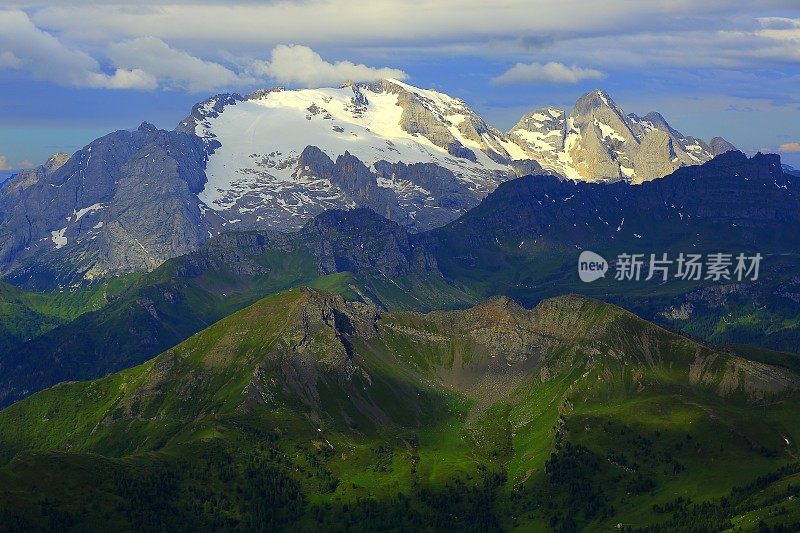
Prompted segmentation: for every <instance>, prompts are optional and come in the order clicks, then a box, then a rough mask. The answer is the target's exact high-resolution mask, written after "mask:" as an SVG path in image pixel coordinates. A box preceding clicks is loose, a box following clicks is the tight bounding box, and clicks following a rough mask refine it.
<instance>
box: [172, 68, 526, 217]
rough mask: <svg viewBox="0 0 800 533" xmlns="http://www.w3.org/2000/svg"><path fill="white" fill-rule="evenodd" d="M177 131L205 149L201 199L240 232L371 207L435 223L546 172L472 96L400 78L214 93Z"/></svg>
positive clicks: (398, 215) (391, 215)
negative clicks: (479, 110) (481, 112)
mask: <svg viewBox="0 0 800 533" xmlns="http://www.w3.org/2000/svg"><path fill="white" fill-rule="evenodd" d="M180 128H181V129H182V130H183V131H186V132H192V133H195V134H197V135H198V136H199V137H201V138H202V139H203V140H204V141H205V142H206V145H207V147H208V153H209V160H208V164H207V166H206V175H207V177H208V182H207V183H206V186H205V189H204V190H203V192H202V193H201V194H200V195H199V198H200V200H201V201H202V202H203V203H204V204H205V206H207V207H208V208H209V209H213V210H216V211H220V212H224V213H226V214H227V215H228V216H227V218H228V219H229V221H230V223H231V224H239V225H240V227H253V226H261V227H263V225H264V223H265V222H266V223H268V224H269V225H270V226H273V227H279V228H295V227H299V226H300V225H302V224H303V222H304V221H305V220H307V219H308V217H310V216H313V215H315V214H317V213H319V212H320V211H322V210H324V209H327V208H332V207H355V206H357V205H362V206H363V205H366V206H369V207H372V208H374V209H376V210H378V211H379V212H381V213H383V214H386V215H387V216H388V217H389V218H393V219H395V220H398V221H400V222H403V223H405V224H407V225H409V226H411V227H417V228H420V229H421V228H427V227H431V226H435V225H440V224H442V223H444V222H445V221H447V220H448V219H452V218H454V217H455V216H457V215H458V214H460V213H462V212H464V211H466V210H467V209H469V208H470V207H472V206H474V205H475V204H476V203H477V201H478V200H479V199H480V198H482V197H483V196H484V195H486V194H487V193H488V192H490V191H492V190H494V188H495V187H496V186H497V185H498V184H499V183H501V182H502V181H505V180H506V179H508V178H509V176H516V175H521V174H525V173H530V172H532V171H538V170H540V167H539V166H538V165H536V164H535V163H534V162H533V161H530V158H528V157H527V156H526V155H525V153H524V152H523V151H522V150H521V149H520V148H519V146H517V145H516V144H515V143H513V142H511V141H510V140H509V138H508V137H507V136H506V135H504V134H503V133H501V132H500V131H498V130H497V129H495V128H493V127H491V126H489V125H488V124H487V123H486V122H485V121H484V120H483V119H482V118H481V117H480V116H478V115H477V114H476V113H475V112H474V111H473V110H472V109H470V108H469V106H468V105H467V104H466V103H465V102H464V101H462V100H459V99H456V98H452V97H450V96H448V95H446V94H443V93H440V92H437V91H432V90H422V89H417V88H415V87H412V86H410V85H407V84H405V83H402V82H399V81H396V80H385V81H382V82H377V83H358V84H355V83H348V84H345V85H343V86H342V87H339V88H331V89H303V90H282V89H273V90H269V91H257V92H255V93H253V94H251V95H249V96H248V97H241V96H238V95H221V96H216V97H213V98H210V99H209V100H207V101H205V102H203V103H201V104H199V105H197V106H195V108H194V110H193V112H192V114H191V116H189V117H188V118H187V119H186V120H184V121H183V122H182V123H181V125H180ZM340 157H343V158H344V160H343V161H341V162H340V161H339V158H340ZM515 160H521V161H519V162H515ZM419 164H422V165H419ZM409 165H411V168H409ZM440 211H441V212H440Z"/></svg>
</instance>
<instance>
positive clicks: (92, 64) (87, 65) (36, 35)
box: [0, 11, 142, 89]
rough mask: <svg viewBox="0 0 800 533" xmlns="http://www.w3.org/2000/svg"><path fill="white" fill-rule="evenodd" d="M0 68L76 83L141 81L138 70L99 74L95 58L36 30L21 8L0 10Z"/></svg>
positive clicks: (120, 86) (124, 84)
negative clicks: (109, 74) (136, 71)
mask: <svg viewBox="0 0 800 533" xmlns="http://www.w3.org/2000/svg"><path fill="white" fill-rule="evenodd" d="M0 69H14V70H20V71H23V72H25V73H26V74H27V75H29V76H31V77H32V78H34V79H37V80H46V81H52V82H55V83H58V84H60V85H74V86H78V87H108V88H113V89H126V88H131V87H133V88H141V84H142V80H141V75H140V73H135V72H129V73H125V72H119V71H118V72H116V73H115V74H114V75H112V76H108V75H105V74H103V73H102V72H101V71H100V65H99V64H98V62H97V60H95V59H94V58H93V57H91V56H90V55H89V54H87V53H86V52H83V51H81V50H78V49H75V48H71V47H68V46H66V45H65V44H63V43H62V42H61V41H59V40H58V39H56V38H55V37H54V36H53V35H51V34H49V33H47V32H45V31H42V30H40V29H39V28H37V27H36V26H34V24H33V23H32V22H31V20H30V18H28V15H27V14H25V13H24V12H22V11H0ZM131 84H133V85H131Z"/></svg>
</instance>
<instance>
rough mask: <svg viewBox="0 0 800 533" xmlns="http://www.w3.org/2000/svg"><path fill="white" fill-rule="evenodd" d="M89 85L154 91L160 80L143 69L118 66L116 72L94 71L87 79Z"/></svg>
mask: <svg viewBox="0 0 800 533" xmlns="http://www.w3.org/2000/svg"><path fill="white" fill-rule="evenodd" d="M86 84H87V86H89V87H98V88H105V89H138V90H142V91H152V90H153V89H155V88H156V87H158V80H157V79H156V78H155V76H153V75H152V74H149V73H147V72H145V71H144V70H142V69H139V68H135V69H131V70H126V69H123V68H118V69H117V70H116V71H115V72H114V74H111V75H109V74H102V73H93V74H90V75H89V77H88V80H87V83H86Z"/></svg>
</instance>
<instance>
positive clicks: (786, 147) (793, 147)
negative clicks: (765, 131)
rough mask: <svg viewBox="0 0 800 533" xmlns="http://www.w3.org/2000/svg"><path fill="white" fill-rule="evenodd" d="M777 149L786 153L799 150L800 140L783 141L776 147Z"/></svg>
mask: <svg viewBox="0 0 800 533" xmlns="http://www.w3.org/2000/svg"><path fill="white" fill-rule="evenodd" d="M778 150H779V151H781V152H786V153H795V152H800V142H792V143H784V144H782V145H780V146H779V147H778Z"/></svg>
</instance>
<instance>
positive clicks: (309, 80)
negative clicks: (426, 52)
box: [252, 44, 408, 86]
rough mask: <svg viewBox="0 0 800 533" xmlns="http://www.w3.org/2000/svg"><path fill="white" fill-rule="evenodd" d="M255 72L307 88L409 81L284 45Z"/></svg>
mask: <svg viewBox="0 0 800 533" xmlns="http://www.w3.org/2000/svg"><path fill="white" fill-rule="evenodd" d="M252 71H253V72H254V73H255V74H256V75H265V76H267V77H268V78H271V79H273V80H275V81H277V82H279V83H291V84H299V85H304V86H322V85H336V84H339V83H342V82H343V81H345V80H354V81H373V80H379V79H385V78H395V79H399V80H403V79H406V78H408V74H406V73H405V72H403V71H402V70H398V69H393V68H372V67H368V66H366V65H357V64H355V63H352V62H350V61H336V62H334V63H329V62H327V61H325V60H324V59H322V56H320V55H319V54H318V53H316V52H315V51H314V50H312V49H311V48H309V47H307V46H301V45H288V46H287V45H283V44H281V45H278V46H276V47H275V48H274V49H273V50H272V57H271V59H270V60H269V61H256V62H255V63H254V64H253V65H252Z"/></svg>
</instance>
